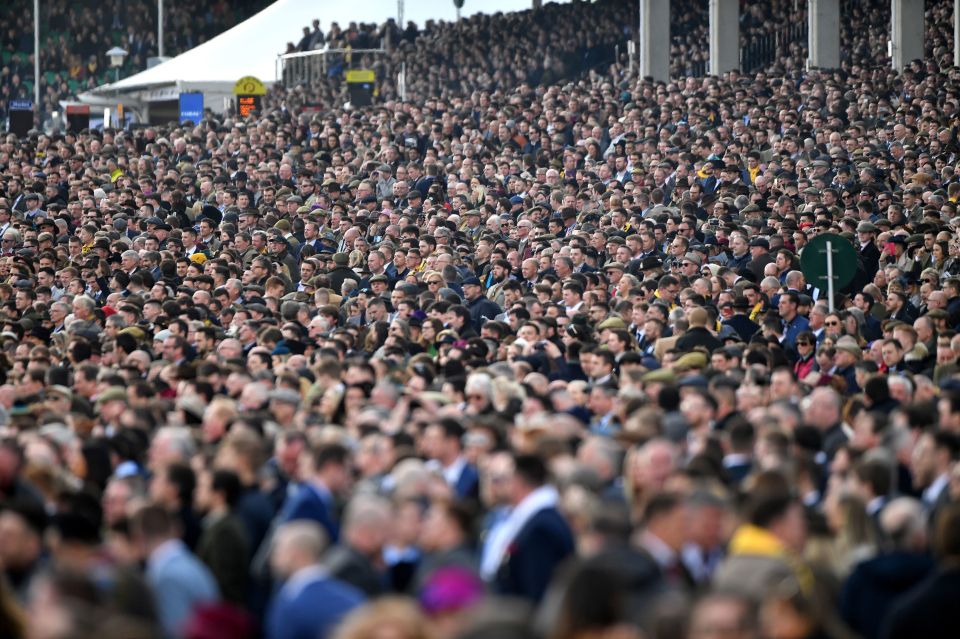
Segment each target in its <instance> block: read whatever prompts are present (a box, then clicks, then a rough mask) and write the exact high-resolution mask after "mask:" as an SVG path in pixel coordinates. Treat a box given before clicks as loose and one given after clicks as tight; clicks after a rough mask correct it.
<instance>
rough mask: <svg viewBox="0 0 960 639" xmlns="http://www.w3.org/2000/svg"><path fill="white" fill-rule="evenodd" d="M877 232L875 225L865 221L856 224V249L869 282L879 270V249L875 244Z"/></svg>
mask: <svg viewBox="0 0 960 639" xmlns="http://www.w3.org/2000/svg"><path fill="white" fill-rule="evenodd" d="M879 231H880V229H879V228H877V226H876V225H875V224H873V223H872V222H869V221H867V220H864V221H862V222H860V223H859V224H857V248H858V249H859V252H860V257H861V259H862V260H863V270H864V272H865V273H866V274H867V277H869V278H870V279H871V280H873V276H874V275H876V274H877V270H878V269H879V268H880V249H879V248H878V247H877V242H876V239H877V233H878V232H879Z"/></svg>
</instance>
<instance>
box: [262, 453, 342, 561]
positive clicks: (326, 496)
mask: <svg viewBox="0 0 960 639" xmlns="http://www.w3.org/2000/svg"><path fill="white" fill-rule="evenodd" d="M301 464H304V465H305V467H306V468H305V470H306V472H305V473H304V477H306V478H307V479H306V480H305V481H304V482H303V485H302V486H300V489H299V490H298V491H297V492H296V493H295V494H294V495H293V497H291V498H290V500H289V501H288V502H287V503H286V504H284V506H283V510H282V511H281V512H280V517H279V523H281V524H284V523H287V522H290V521H294V520H297V519H309V520H312V521H315V522H317V523H318V524H320V526H322V527H323V530H324V532H325V533H326V534H327V537H328V538H329V539H330V541H331V543H336V542H337V540H338V539H339V537H340V527H339V525H338V523H337V512H336V496H337V494H339V493H340V492H342V491H344V490H346V489H347V488H348V487H349V485H350V468H349V466H350V453H349V451H347V449H346V448H344V447H343V446H341V445H339V444H327V445H324V446H319V447H317V448H315V449H313V450H305V451H304V452H303V453H302V457H301Z"/></svg>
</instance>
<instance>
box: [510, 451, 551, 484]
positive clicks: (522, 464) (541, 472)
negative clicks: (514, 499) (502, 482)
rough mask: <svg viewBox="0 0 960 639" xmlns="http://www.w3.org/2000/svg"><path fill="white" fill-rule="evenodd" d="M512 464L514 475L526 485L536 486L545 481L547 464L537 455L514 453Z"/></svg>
mask: <svg viewBox="0 0 960 639" xmlns="http://www.w3.org/2000/svg"><path fill="white" fill-rule="evenodd" d="M513 464H514V472H515V474H516V476H517V477H518V478H519V479H520V480H522V481H523V482H524V483H525V484H527V485H528V486H530V487H532V488H537V487H539V486H542V485H544V484H545V483H547V476H548V473H547V465H546V463H544V461H543V459H541V458H540V457H538V456H537V455H523V454H521V455H515V456H514V458H513Z"/></svg>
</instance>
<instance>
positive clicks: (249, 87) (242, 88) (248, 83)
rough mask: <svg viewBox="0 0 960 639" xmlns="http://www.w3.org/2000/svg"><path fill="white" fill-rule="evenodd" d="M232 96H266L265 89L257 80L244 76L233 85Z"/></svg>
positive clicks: (250, 76)
mask: <svg viewBox="0 0 960 639" xmlns="http://www.w3.org/2000/svg"><path fill="white" fill-rule="evenodd" d="M233 94H234V95H266V94H267V87H266V86H264V84H263V82H261V81H260V80H259V79H258V78H255V77H253V76H252V75H245V76H243V77H242V78H240V79H239V80H237V83H236V84H234V85H233Z"/></svg>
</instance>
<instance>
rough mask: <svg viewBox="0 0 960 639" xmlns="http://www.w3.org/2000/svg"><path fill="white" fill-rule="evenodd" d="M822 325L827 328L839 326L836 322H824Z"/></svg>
mask: <svg viewBox="0 0 960 639" xmlns="http://www.w3.org/2000/svg"><path fill="white" fill-rule="evenodd" d="M824 324H826V325H827V326H840V322H838V321H837V320H833V321H828V322H824Z"/></svg>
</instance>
